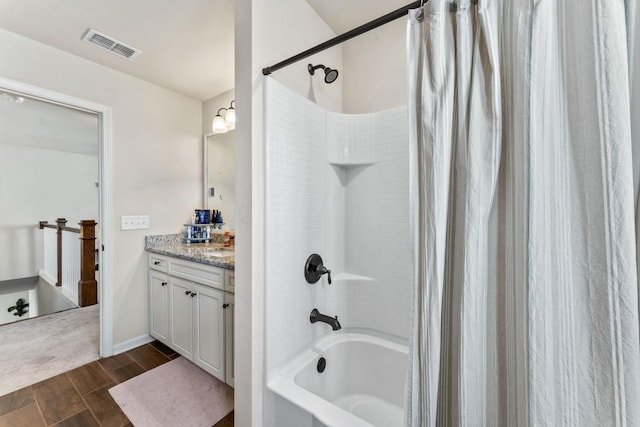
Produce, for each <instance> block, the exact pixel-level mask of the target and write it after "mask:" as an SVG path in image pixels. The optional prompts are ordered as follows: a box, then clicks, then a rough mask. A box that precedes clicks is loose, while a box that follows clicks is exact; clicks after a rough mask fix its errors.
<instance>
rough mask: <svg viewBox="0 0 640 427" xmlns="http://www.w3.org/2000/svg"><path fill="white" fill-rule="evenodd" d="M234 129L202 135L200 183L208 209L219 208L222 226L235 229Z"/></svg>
mask: <svg viewBox="0 0 640 427" xmlns="http://www.w3.org/2000/svg"><path fill="white" fill-rule="evenodd" d="M234 141H235V132H234V131H233V130H231V131H229V132H226V133H219V134H207V135H205V136H204V150H203V151H204V155H203V158H204V167H203V171H204V173H203V175H204V179H203V186H204V195H203V197H204V199H203V200H204V204H205V206H206V208H207V209H216V210H219V211H221V212H222V217H223V220H224V228H225V229H229V230H234V229H235V206H236V198H235V197H236V185H235V173H236V172H235V164H236V147H235V142H234Z"/></svg>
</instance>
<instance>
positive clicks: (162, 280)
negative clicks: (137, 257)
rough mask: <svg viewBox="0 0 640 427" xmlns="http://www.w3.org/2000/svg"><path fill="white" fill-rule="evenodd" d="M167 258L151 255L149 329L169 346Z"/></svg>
mask: <svg viewBox="0 0 640 427" xmlns="http://www.w3.org/2000/svg"><path fill="white" fill-rule="evenodd" d="M167 271H168V260H167V258H166V257H162V256H156V255H153V254H149V329H150V332H151V335H152V336H154V337H155V338H156V339H157V340H158V341H160V342H162V343H163V344H166V345H169V274H168V273H167Z"/></svg>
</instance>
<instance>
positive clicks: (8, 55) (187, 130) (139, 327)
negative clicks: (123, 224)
mask: <svg viewBox="0 0 640 427" xmlns="http://www.w3.org/2000/svg"><path fill="white" fill-rule="evenodd" d="M0 57H1V58H2V61H0V76H2V77H5V78H8V79H13V80H18V81H21V82H25V83H28V84H32V85H35V86H39V87H43V88H46V89H50V90H53V91H57V92H61V93H64V94H68V95H71V96H74V97H77V98H82V99H85V100H89V101H93V102H97V103H100V104H103V105H108V106H110V107H112V111H113V158H112V161H113V175H112V191H113V224H111V226H112V230H113V245H114V247H113V248H106V250H107V251H112V252H111V253H112V255H113V264H114V271H113V284H112V285H113V294H114V313H113V319H114V342H115V344H121V343H126V342H127V341H129V340H133V339H135V338H137V337H140V336H143V335H146V334H147V331H148V325H147V282H146V262H145V252H144V236H145V235H147V234H166V233H175V232H178V231H179V230H180V228H181V224H182V223H183V221H184V220H185V219H186V218H188V217H189V213H190V212H191V211H192V210H193V209H194V207H195V206H197V205H199V204H200V203H201V199H202V193H201V179H202V166H201V163H202V162H201V128H202V104H201V102H199V101H197V100H195V99H191V98H188V97H185V96H182V95H179V94H176V93H175V92H171V91H169V90H166V89H163V88H160V87H158V86H156V85H153V84H151V83H148V82H145V81H142V80H139V79H137V78H134V77H131V76H128V75H125V74H122V73H120V72H117V71H114V70H112V69H110V68H107V67H103V66H101V65H97V64H95V63H93V62H90V61H87V60H84V59H81V58H79V57H76V56H73V55H71V54H68V53H65V52H63V51H60V50H57V49H54V48H51V47H49V46H46V45H44V44H41V43H38V42H35V41H33V40H30V39H27V38H25V37H22V36H19V35H17V34H14V33H11V32H8V31H6V30H1V29H0ZM131 214H149V216H150V225H151V227H150V229H149V230H139V231H126V232H122V231H120V224H119V222H120V216H121V215H131Z"/></svg>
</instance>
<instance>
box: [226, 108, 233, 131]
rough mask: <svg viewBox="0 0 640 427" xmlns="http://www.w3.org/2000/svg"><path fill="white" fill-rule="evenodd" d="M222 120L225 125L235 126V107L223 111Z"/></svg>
mask: <svg viewBox="0 0 640 427" xmlns="http://www.w3.org/2000/svg"><path fill="white" fill-rule="evenodd" d="M224 121H225V122H226V123H227V125H231V126H229V127H235V124H236V109H235V108H229V109H228V110H227V112H226V113H224Z"/></svg>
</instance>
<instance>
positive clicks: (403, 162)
mask: <svg viewBox="0 0 640 427" xmlns="http://www.w3.org/2000/svg"><path fill="white" fill-rule="evenodd" d="M265 99H266V100H265V103H266V113H265V114H266V117H265V129H266V139H267V145H266V152H267V156H266V157H267V160H266V161H267V167H266V175H267V176H266V218H265V220H266V230H267V235H266V289H265V301H266V307H265V316H266V327H265V330H266V337H265V344H266V364H267V372H269V371H271V370H272V369H273V368H275V367H277V366H278V365H280V364H281V363H282V362H284V361H285V360H287V359H289V358H290V357H292V356H293V355H294V354H296V353H297V352H298V351H300V350H301V349H302V348H304V347H306V346H308V345H309V344H310V343H311V342H313V341H315V339H316V338H318V337H319V336H321V335H324V334H327V333H331V328H330V327H329V326H327V325H325V324H322V323H316V324H313V325H312V324H311V323H310V322H309V313H310V312H311V310H312V309H313V308H317V309H318V310H320V312H321V313H323V314H327V315H330V316H335V315H337V316H338V318H339V320H340V323H341V324H342V327H343V328H368V329H374V330H377V331H380V332H384V333H388V334H392V335H395V336H398V337H401V338H407V337H408V335H409V325H410V312H411V304H410V302H411V283H410V279H411V252H410V241H409V147H408V139H409V136H408V119H407V110H406V107H400V108H396V109H392V110H387V111H382V112H378V113H372V114H341V113H334V112H328V111H326V110H324V109H323V108H321V107H319V106H318V105H315V104H313V103H312V102H310V101H309V100H307V99H305V98H303V97H301V96H300V95H298V94H296V93H295V92H293V91H292V90H290V89H288V88H287V87H285V86H283V85H282V84H280V83H278V82H276V81H275V80H273V79H271V78H268V79H267V85H266V96H265ZM312 253H318V254H320V255H321V256H322V258H323V260H324V264H325V266H326V267H327V268H329V269H330V270H331V272H332V278H333V284H331V285H329V284H328V283H327V280H326V276H324V277H323V278H322V279H321V281H320V282H318V283H316V284H315V285H310V284H308V283H307V282H306V281H305V278H304V265H305V261H306V259H307V257H308V256H309V255H311V254H312Z"/></svg>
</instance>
